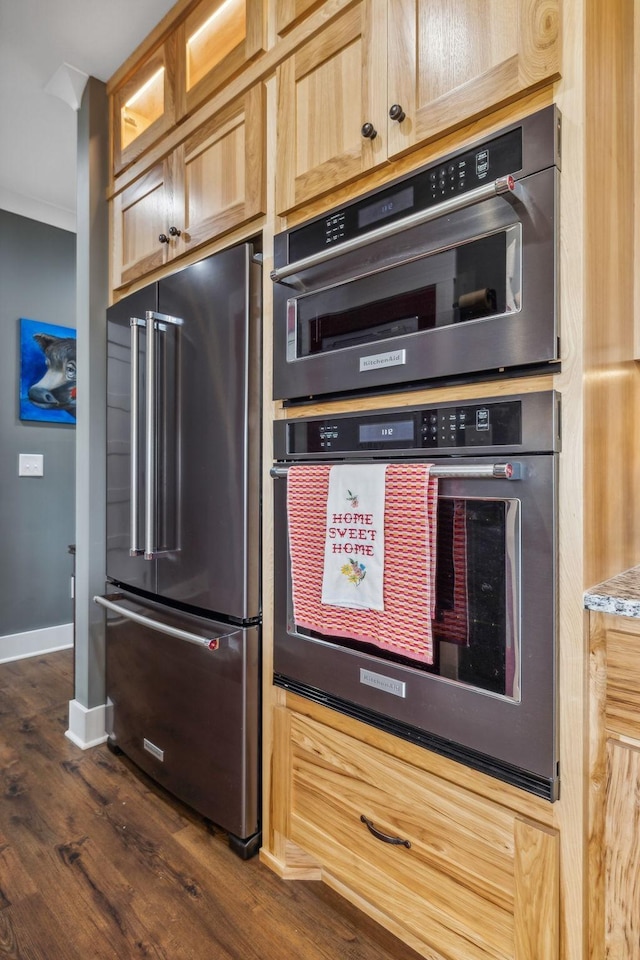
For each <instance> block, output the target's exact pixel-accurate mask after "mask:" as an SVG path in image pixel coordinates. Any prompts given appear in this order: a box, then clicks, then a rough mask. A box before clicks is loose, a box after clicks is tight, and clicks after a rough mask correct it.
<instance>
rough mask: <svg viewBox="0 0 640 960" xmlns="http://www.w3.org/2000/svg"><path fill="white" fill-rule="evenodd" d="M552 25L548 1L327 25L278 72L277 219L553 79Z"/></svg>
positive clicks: (350, 15) (359, 16)
mask: <svg viewBox="0 0 640 960" xmlns="http://www.w3.org/2000/svg"><path fill="white" fill-rule="evenodd" d="M303 6H304V4H303ZM296 9H297V5H294V9H293V11H292V14H293V13H295V10H296ZM558 19H559V12H558V0H504V2H500V3H498V2H497V0H491V2H490V3H488V4H472V3H467V4H460V3H457V2H454V0H437V2H433V0H431V2H427V0H361V2H360V3H358V4H356V5H355V6H354V7H352V8H350V9H349V10H348V11H346V12H345V13H344V14H343V15H341V16H339V17H337V18H335V19H334V20H332V21H330V22H329V23H328V24H327V26H326V27H325V29H324V30H322V31H321V32H320V33H319V34H318V35H316V36H314V37H313V38H312V39H311V40H309V41H308V42H307V43H306V44H304V45H303V46H302V47H301V48H300V49H299V50H297V51H296V52H295V53H294V54H293V55H292V56H291V57H289V58H287V60H286V61H284V62H283V63H282V64H281V65H280V66H279V67H278V71H277V74H278V155H277V171H278V174H277V195H276V204H277V210H278V213H280V214H284V213H286V212H288V211H290V210H292V209H294V208H295V207H298V206H300V205H301V204H303V203H305V202H307V201H309V200H311V199H313V198H315V197H317V196H320V195H322V194H324V193H327V192H329V191H330V190H332V189H335V188H336V187H338V186H340V185H342V184H344V183H348V182H349V181H350V180H353V179H355V178H356V177H358V176H359V175H361V174H363V173H365V172H367V171H369V170H372V169H373V168H375V167H376V166H379V165H381V164H384V163H386V162H388V161H389V160H392V159H394V158H396V157H399V156H401V155H402V154H404V153H406V152H408V151H410V150H412V149H413V148H414V147H416V146H417V145H419V144H421V143H426V142H428V141H430V140H434V139H436V138H437V137H440V136H442V135H444V134H445V133H446V132H448V131H451V130H453V129H455V128H456V127H460V126H462V125H463V124H464V123H466V122H468V121H471V120H473V119H475V118H478V117H480V116H482V115H483V114H485V113H488V112H489V111H490V110H492V109H494V108H496V107H498V106H500V105H503V104H505V103H508V102H509V101H512V100H515V99H516V98H517V97H519V96H521V95H523V94H524V93H526V92H528V91H530V90H532V89H533V88H535V87H537V86H540V85H542V84H543V83H547V82H549V81H550V80H552V79H553V78H554V77H557V75H558V71H559V37H558ZM479 38H481V41H480V42H479Z"/></svg>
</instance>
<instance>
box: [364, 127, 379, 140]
mask: <svg viewBox="0 0 640 960" xmlns="http://www.w3.org/2000/svg"><path fill="white" fill-rule="evenodd" d="M360 133H361V134H362V136H363V137H364V138H365V140H375V138H376V137H377V136H378V131H377V130H376V128H375V127H374V125H373V124H372V123H363V124H362V130H361V131H360Z"/></svg>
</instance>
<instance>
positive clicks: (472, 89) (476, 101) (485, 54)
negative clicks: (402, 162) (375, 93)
mask: <svg viewBox="0 0 640 960" xmlns="http://www.w3.org/2000/svg"><path fill="white" fill-rule="evenodd" d="M559 19H560V17H559V9H558V0H485V2H482V3H478V2H474V0H467V2H465V3H460V2H459V0H429V2H426V0H389V27H388V30H389V40H388V92H387V100H388V109H391V107H393V106H394V105H397V106H399V107H401V112H402V113H404V114H405V117H404V119H403V120H401V121H400V122H398V121H397V120H396V121H394V120H393V119H391V118H389V125H388V134H387V136H388V155H389V156H390V157H393V156H395V155H397V154H400V153H403V152H405V151H406V150H408V149H410V148H411V147H413V146H414V145H416V144H418V143H422V142H425V141H427V140H431V139H433V138H435V137H437V136H440V135H442V134H443V133H444V132H445V131H450V130H452V129H454V128H455V127H456V126H459V125H462V124H463V123H465V122H467V121H470V120H473V119H474V118H477V117H480V116H482V115H483V114H484V113H488V112H489V111H490V110H493V109H495V108H496V107H498V106H500V105H502V104H505V103H508V102H509V101H511V100H515V99H516V98H517V97H519V96H521V95H522V94H523V93H525V92H526V91H528V90H531V89H533V88H534V87H536V86H539V85H540V84H542V83H545V82H548V81H549V80H550V79H552V78H553V77H556V76H557V75H558V73H559V68H560V62H559V56H560V44H559ZM396 112H397V113H398V115H400V113H399V112H398V111H396Z"/></svg>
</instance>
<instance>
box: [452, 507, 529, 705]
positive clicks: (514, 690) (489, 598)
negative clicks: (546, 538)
mask: <svg viewBox="0 0 640 960" xmlns="http://www.w3.org/2000/svg"><path fill="white" fill-rule="evenodd" d="M518 505H519V504H518V501H517V500H484V499H482V500H471V499H462V498H460V499H448V498H445V497H440V499H439V500H438V546H437V557H436V616H435V619H434V621H433V635H434V641H435V642H436V646H437V657H436V663H437V672H438V673H439V674H440V675H441V676H443V677H448V678H449V679H451V680H455V681H457V682H459V683H464V684H470V685H471V686H474V687H478V688H479V689H481V690H486V691H488V692H490V693H497V694H502V695H503V696H506V697H511V698H514V699H518V688H519V684H518V677H519V669H518V659H519V657H518V652H519V650H518V646H519V644H518V622H519V617H518V609H517V599H518V593H517V582H518V570H517V558H518V556H519V546H518V540H519V538H518V527H517V524H518Z"/></svg>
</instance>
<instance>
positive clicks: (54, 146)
mask: <svg viewBox="0 0 640 960" xmlns="http://www.w3.org/2000/svg"><path fill="white" fill-rule="evenodd" d="M174 3H175V0H0V144H1V149H0V208H1V209H4V210H9V211H10V212H12V213H18V214H21V215H22V216H26V217H29V218H31V219H34V220H42V221H43V222H45V223H49V224H52V225H53V226H58V227H62V228H63V229H65V230H75V218H76V122H77V114H76V112H75V110H74V109H73V107H71V106H69V104H68V103H67V102H65V101H64V100H63V99H60V97H58V96H55V95H53V94H51V93H47V92H46V91H45V87H46V86H47V85H48V84H49V83H50V81H51V80H52V78H53V77H54V75H55V74H56V71H58V70H59V69H60V68H61V67H62V66H63V65H64V64H68V65H69V66H71V67H74V68H76V70H79V71H81V72H82V73H85V74H87V75H89V76H92V77H96V78H97V79H98V80H103V81H105V82H106V81H107V80H108V79H109V78H110V77H111V75H112V74H113V73H115V71H116V70H117V68H118V67H119V66H120V65H121V64H122V63H123V62H124V61H125V60H126V59H127V57H128V56H129V54H130V53H132V52H133V50H135V48H136V47H137V46H138V44H139V43H140V42H141V41H142V40H143V39H144V38H145V37H146V36H147V34H148V33H150V31H151V30H152V29H153V27H155V25H156V24H157V23H158V22H159V21H160V20H161V19H162V18H163V17H164V15H165V14H166V12H167V11H168V10H169V9H170V8H171V7H172V6H173V5H174Z"/></svg>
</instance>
